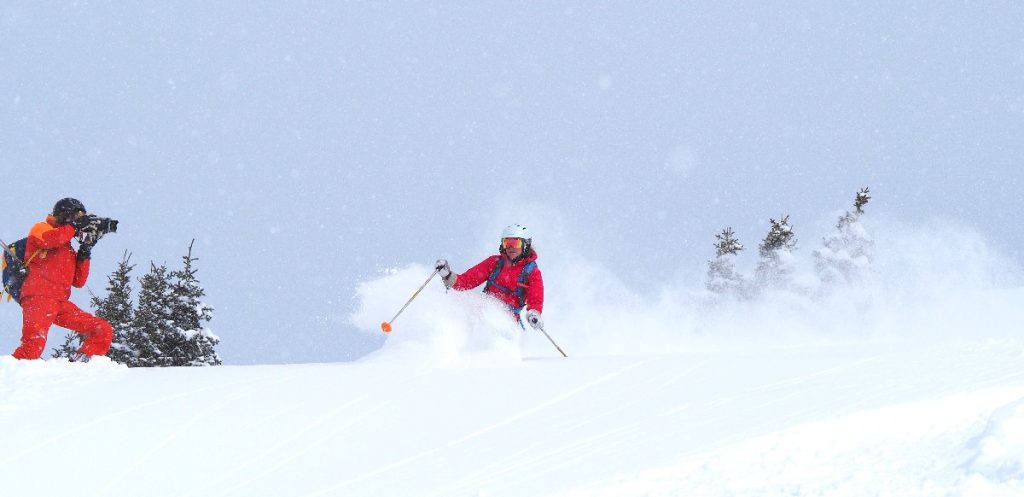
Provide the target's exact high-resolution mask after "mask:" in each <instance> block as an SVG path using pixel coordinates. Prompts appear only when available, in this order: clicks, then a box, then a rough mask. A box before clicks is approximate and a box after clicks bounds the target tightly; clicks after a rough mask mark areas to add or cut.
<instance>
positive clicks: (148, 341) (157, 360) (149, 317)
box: [128, 263, 180, 367]
mask: <svg viewBox="0 0 1024 497" xmlns="http://www.w3.org/2000/svg"><path fill="white" fill-rule="evenodd" d="M173 299H174V298H173V296H172V294H171V282H170V278H169V276H168V274H167V266H165V265H162V264H161V265H160V266H157V265H156V264H154V263H150V270H149V272H148V273H146V274H145V275H143V276H142V278H139V305H138V308H137V309H136V310H135V316H134V318H133V319H132V324H131V327H129V328H128V343H129V344H131V348H132V349H133V351H134V352H135V353H136V354H137V356H136V366H142V367H153V366H170V365H172V364H173V362H174V361H173V357H171V356H170V355H169V354H170V353H173V352H174V351H175V350H176V349H177V347H178V345H179V342H180V340H179V339H178V336H180V334H179V333H178V332H177V329H176V328H175V326H174V320H173V316H172V312H173V311H172V309H173V302H174V300H173Z"/></svg>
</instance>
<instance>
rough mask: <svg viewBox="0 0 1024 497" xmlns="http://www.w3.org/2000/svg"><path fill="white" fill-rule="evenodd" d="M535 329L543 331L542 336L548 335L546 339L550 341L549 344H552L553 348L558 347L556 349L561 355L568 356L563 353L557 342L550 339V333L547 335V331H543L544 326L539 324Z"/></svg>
mask: <svg viewBox="0 0 1024 497" xmlns="http://www.w3.org/2000/svg"><path fill="white" fill-rule="evenodd" d="M537 329H538V330H540V332H541V333H543V334H544V336H546V337H548V341H549V342H551V345H554V346H555V348H556V349H558V351H559V352H561V353H562V357H569V356H567V355H565V351H563V350H562V347H559V346H558V344H557V343H555V341H554V340H552V339H551V335H548V332H546V331H544V327H543V326H539V327H537Z"/></svg>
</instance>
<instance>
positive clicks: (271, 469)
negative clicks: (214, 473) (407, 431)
mask: <svg viewBox="0 0 1024 497" xmlns="http://www.w3.org/2000/svg"><path fill="white" fill-rule="evenodd" d="M437 372H438V370H437V369H428V370H424V371H418V372H416V373H414V374H412V375H409V376H405V377H402V378H400V379H397V380H393V381H391V382H389V383H388V385H387V388H379V389H375V390H372V391H370V392H368V393H365V394H362V395H361V396H359V397H356V398H354V399H352V400H350V401H348V402H345V403H343V404H341V405H339V406H338V407H337V408H335V409H332V410H330V411H328V412H327V413H326V414H324V415H323V416H320V417H319V418H317V419H315V420H313V421H311V422H310V423H308V424H306V425H305V426H304V427H303V428H302V429H300V430H298V431H296V432H294V433H293V434H292V435H291V436H289V437H286V438H284V439H283V440H281V441H280V442H278V443H277V444H275V445H273V446H271V447H270V448H268V449H267V450H265V451H264V452H263V453H261V454H259V455H257V456H255V457H253V458H252V459H250V460H248V461H246V462H245V463H243V464H241V465H239V466H237V467H235V468H234V469H233V470H232V471H231V474H238V473H240V472H242V471H243V470H244V469H246V468H248V467H251V466H253V465H254V464H255V463H257V462H258V461H260V460H262V459H265V458H270V457H273V456H275V455H276V456H278V457H276V461H277V462H276V463H275V464H272V465H270V466H266V467H262V468H261V471H260V474H259V475H258V476H255V477H251V478H247V479H244V480H240V481H237V482H235V484H234V485H232V486H230V487H228V488H226V489H223V490H221V491H220V492H218V493H215V494H210V493H207V492H199V493H198V494H197V493H195V492H193V493H190V494H188V495H193V494H195V495H202V496H203V497H206V496H211V495H216V496H218V497H220V496H227V495H232V494H238V493H240V492H242V489H243V488H244V487H248V486H252V485H254V484H255V483H256V482H257V481H258V480H260V479H261V478H265V477H267V476H269V475H271V474H273V473H275V472H277V471H280V470H281V469H282V468H285V467H287V465H288V464H289V463H290V462H292V461H294V460H296V459H298V458H300V457H302V456H303V455H305V454H308V453H309V452H311V451H312V449H313V448H314V447H317V446H319V445H321V444H323V443H325V441H326V440H329V439H331V438H332V435H335V434H337V433H339V432H342V431H344V430H346V429H348V428H350V427H351V426H353V425H355V424H356V423H358V422H359V421H362V420H364V419H366V418H368V417H370V416H371V415H373V414H374V413H376V412H378V411H380V410H381V409H384V408H385V407H387V406H388V405H390V404H393V403H394V402H396V401H397V400H398V399H400V398H401V397H402V396H404V395H407V394H409V393H411V392H415V391H417V390H419V389H421V388H423V386H425V384H430V383H434V382H437V381H439V380H440V379H441V378H442V377H441V376H439V375H436V374H433V375H432V373H437ZM420 380H423V381H420ZM417 381H418V382H419V383H416V384H414V385H412V386H410V387H408V388H402V389H401V390H400V391H399V392H397V393H393V394H391V395H389V396H387V397H386V398H385V399H383V400H381V401H377V402H376V403H375V404H374V405H373V407H368V405H369V402H370V399H371V398H373V397H374V396H377V395H380V394H381V392H390V391H391V390H392V389H393V388H394V387H396V386H398V385H403V384H408V383H409V382H417ZM355 407H359V408H360V414H359V415H358V416H354V417H352V418H348V419H347V420H346V423H344V424H338V425H336V427H335V428H334V429H332V430H330V431H329V432H326V433H325V434H324V435H323V436H321V437H319V438H318V439H316V440H313V441H311V442H307V443H306V444H305V445H303V446H302V447H301V448H300V449H299V450H294V451H292V452H291V454H290V455H288V456H286V457H282V455H281V453H280V451H281V449H282V448H284V447H286V446H287V445H289V444H294V443H295V442H296V441H298V440H299V439H300V438H301V437H302V436H303V435H305V434H306V433H309V432H311V431H313V430H314V429H315V428H318V427H320V426H322V425H324V424H326V423H327V422H328V421H331V420H332V419H335V418H336V417H338V416H339V415H340V414H342V413H344V412H345V411H348V410H350V409H352V408H355ZM228 476H229V475H227V474H226V475H224V477H222V478H221V479H220V480H218V482H215V483H211V484H210V485H207V488H209V487H212V486H214V485H215V484H216V483H220V482H223V481H225V480H227V479H228ZM242 495H245V494H244V493H242Z"/></svg>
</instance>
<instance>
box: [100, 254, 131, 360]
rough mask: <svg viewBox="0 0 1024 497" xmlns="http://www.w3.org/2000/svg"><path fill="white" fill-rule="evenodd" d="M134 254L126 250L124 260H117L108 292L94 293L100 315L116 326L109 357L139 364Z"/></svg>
mask: <svg viewBox="0 0 1024 497" xmlns="http://www.w3.org/2000/svg"><path fill="white" fill-rule="evenodd" d="M131 257H132V256H131V254H129V253H128V252H127V251H125V253H124V255H123V256H122V257H121V262H119V263H118V264H117V269H115V270H114V272H113V273H111V274H110V275H109V276H107V296H106V297H103V298H99V297H96V296H93V298H92V307H93V309H96V316H97V317H101V318H103V319H106V320H107V322H108V323H110V326H112V327H113V328H114V339H113V341H112V342H111V345H110V352H107V357H110V359H111V360H112V361H114V362H119V363H121V364H125V365H128V366H129V367H134V366H137V365H138V364H136V358H137V357H138V353H137V352H136V350H135V348H134V345H133V344H132V343H131V341H130V340H129V336H130V334H131V327H132V320H133V318H134V314H135V310H134V303H133V302H132V287H131V272H132V269H134V268H135V265H134V264H131V263H130V262H129V261H130V259H131Z"/></svg>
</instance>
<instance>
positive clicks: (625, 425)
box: [0, 342, 1024, 497]
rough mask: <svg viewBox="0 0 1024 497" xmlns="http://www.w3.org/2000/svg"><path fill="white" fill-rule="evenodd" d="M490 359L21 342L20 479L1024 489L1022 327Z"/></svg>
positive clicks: (15, 370)
mask: <svg viewBox="0 0 1024 497" xmlns="http://www.w3.org/2000/svg"><path fill="white" fill-rule="evenodd" d="M488 356H490V357H488ZM474 357H475V359H477V360H467V361H455V362H447V363H445V364H436V363H435V364H424V363H420V364H417V363H409V362H405V361H402V362H396V361H391V360H385V359H378V360H369V361H364V362H360V363H355V364H319V365H286V366H225V367H219V368H209V369H147V370H129V369H126V368H123V367H121V366H118V365H115V364H111V363H109V362H105V361H94V362H92V363H89V364H84V365H83V364H69V363H65V362H61V361H58V360H49V361H45V362H42V361H39V362H17V361H14V360H13V359H11V358H9V357H3V358H0V385H2V387H0V388H2V389H0V399H2V401H0V440H2V441H3V444H2V446H0V447H2V448H0V493H2V494H3V495H69V494H74V495H96V496H100V495H104V496H106V495H109V496H120V495H123V496H129V495H132V496H134V495H153V496H163V495H167V496H172V495H173V496H204V497H206V496H229V495H245V496H262V495H265V496H280V495H295V496H315V495H346V496H354V495H365V496H411V495H417V496H463V495H464V496H476V495H486V496H523V495H560V496H561V495H564V496H570V495H571V496H582V495H609V496H610V495H651V496H684V495H685V496H693V495H737V496H738V495H743V496H746V495H750V496H754V495H796V496H817V495H843V496H845V495H849V496H855V495H904V496H911V495H965V496H966V495H971V496H975V495H977V496H981V495H1020V492H1021V491H1022V490H1024V466H1022V463H1024V402H1022V400H1021V399H1024V357H1022V355H1021V347H1020V345H1018V344H1010V343H1005V342H1004V343H938V344H935V345H932V346H917V345H908V344H884V345H883V344H875V345H860V346H851V345H846V346H829V347H826V346H817V347H808V348H802V347H794V348H789V349H780V350H773V351H770V352H769V351H761V352H750V351H749V350H746V351H736V352H725V351H719V352H716V353H714V354H685V353H675V354H666V355H641V356H609V357H580V358H577V357H570V358H569V359H562V358H560V357H555V356H554V355H553V354H549V355H547V356H546V357H527V358H523V359H522V360H519V359H518V358H516V357H514V356H510V355H508V354H507V353H506V352H505V351H501V352H497V353H496V352H494V351H490V352H483V353H478V354H475V355H474ZM1000 492H1001V493H1000Z"/></svg>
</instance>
